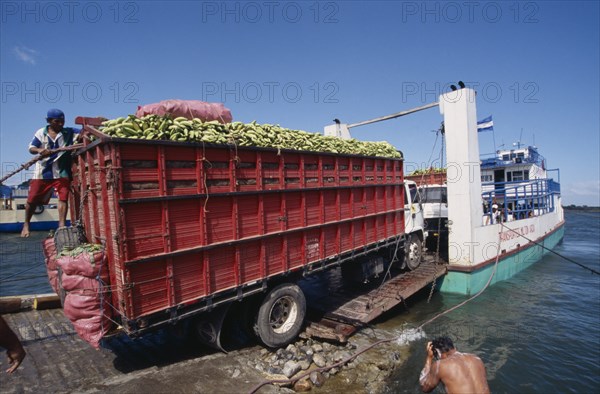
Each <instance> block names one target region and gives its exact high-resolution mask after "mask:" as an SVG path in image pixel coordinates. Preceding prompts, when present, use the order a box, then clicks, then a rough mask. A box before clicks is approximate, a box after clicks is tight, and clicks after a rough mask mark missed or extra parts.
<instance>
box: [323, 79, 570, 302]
mask: <svg viewBox="0 0 600 394" xmlns="http://www.w3.org/2000/svg"><path fill="white" fill-rule="evenodd" d="M459 85H460V84H459ZM461 87H462V88H461V89H456V87H453V90H452V91H450V92H447V93H445V94H442V95H441V96H439V100H438V101H437V102H434V103H429V104H426V105H422V106H420V107H417V108H413V109H410V110H407V111H402V112H398V113H395V114H391V115H387V116H383V117H380V118H376V119H371V120H367V121H362V122H358V123H354V124H343V123H341V122H339V121H337V120H336V124H334V125H330V126H327V127H326V128H325V134H326V135H333V136H337V137H341V138H351V136H350V132H349V129H350V128H352V127H357V126H362V125H366V124H371V123H375V122H380V121H384V120H389V119H394V118H398V117H400V116H405V115H409V114H411V113H414V112H418V111H422V110H426V109H429V108H433V107H439V109H440V113H441V115H442V116H443V133H444V135H445V139H446V161H447V163H448V165H447V171H446V174H445V176H444V177H443V178H445V184H446V191H447V193H446V198H447V201H446V200H444V202H443V203H444V204H446V203H447V217H448V220H447V222H446V223H447V227H446V229H447V235H448V246H447V248H446V247H445V245H443V246H442V245H440V249H441V248H442V247H444V250H443V252H444V254H445V253H446V252H447V255H446V256H444V257H445V258H444V260H447V263H448V264H447V271H448V273H447V274H446V275H445V276H444V277H443V279H442V280H441V282H440V283H439V288H440V290H441V291H442V292H447V293H456V294H465V295H472V294H476V293H478V292H479V291H481V290H482V289H484V288H485V287H486V286H487V285H488V284H493V283H496V282H498V281H501V280H505V279H508V278H510V277H512V276H514V275H515V274H516V273H518V272H519V271H521V270H523V269H525V268H527V267H529V266H530V265H531V264H533V263H535V262H537V261H539V260H540V259H541V258H542V256H543V255H544V254H546V253H548V252H549V250H551V249H552V248H553V247H555V246H556V244H558V242H560V240H561V239H562V238H563V235H564V211H563V208H562V204H561V194H560V179H558V175H559V172H558V170H548V169H547V168H546V163H545V159H544V158H543V157H542V156H541V155H540V154H539V153H538V151H537V148H535V147H533V146H527V147H524V148H521V146H518V148H517V149H513V150H501V151H498V152H496V154H495V155H494V156H493V157H491V158H483V159H482V158H481V157H480V153H479V139H478V137H479V135H478V131H479V130H478V127H477V110H476V94H475V91H474V90H472V89H470V88H467V87H464V84H463V85H461ZM554 177H556V179H555V178H554ZM405 179H409V180H413V181H415V182H417V184H418V185H419V186H421V187H423V184H422V181H423V180H424V179H427V180H429V182H428V184H429V185H434V184H436V185H438V186H439V185H442V184H443V180H442V174H439V173H438V174H428V175H427V176H422V175H417V176H413V177H411V176H407V177H405ZM432 191H434V190H432ZM434 223H437V222H436V221H434ZM436 227H438V226H436ZM429 230H431V229H429V228H428V232H429V233H432V232H430V231H429ZM438 235H440V234H438ZM430 244H431V242H430V243H429V245H430ZM426 245H428V243H427V242H426ZM440 252H442V250H440Z"/></svg>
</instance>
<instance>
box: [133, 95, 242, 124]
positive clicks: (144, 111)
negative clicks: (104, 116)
mask: <svg viewBox="0 0 600 394" xmlns="http://www.w3.org/2000/svg"><path fill="white" fill-rule="evenodd" d="M146 115H159V116H165V115H170V116H171V117H173V118H177V117H184V118H187V119H194V118H198V119H202V120H203V121H204V122H209V121H211V120H216V121H218V122H220V123H231V120H232V119H233V118H232V116H231V111H230V110H229V109H228V108H225V106H224V105H223V104H222V103H207V102H205V101H198V100H164V101H161V102H159V103H154V104H147V105H144V106H138V109H137V112H136V113H135V116H137V117H138V118H141V117H143V116H146Z"/></svg>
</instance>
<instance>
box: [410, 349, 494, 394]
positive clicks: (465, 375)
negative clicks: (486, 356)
mask: <svg viewBox="0 0 600 394" xmlns="http://www.w3.org/2000/svg"><path fill="white" fill-rule="evenodd" d="M450 344H452V342H451V341H450ZM434 351H435V352H436V353H437V355H438V358H439V360H435V359H434ZM419 382H420V384H421V389H422V390H423V391H424V392H426V393H428V392H430V391H432V390H433V389H434V388H435V387H436V386H437V385H438V384H439V383H440V382H442V383H443V384H444V386H445V387H446V391H447V392H448V393H449V394H453V393H486V394H487V393H489V392H490V389H489V387H488V384H487V378H486V371H485V366H484V365H483V362H482V361H481V359H480V358H479V357H477V356H475V355H473V354H468V353H460V352H458V351H457V350H456V349H454V347H453V345H452V348H451V349H449V350H448V349H444V350H443V351H439V350H438V349H434V348H433V346H432V343H431V342H429V343H428V344H427V360H426V361H425V366H424V367H423V371H422V372H421V377H420V379H419Z"/></svg>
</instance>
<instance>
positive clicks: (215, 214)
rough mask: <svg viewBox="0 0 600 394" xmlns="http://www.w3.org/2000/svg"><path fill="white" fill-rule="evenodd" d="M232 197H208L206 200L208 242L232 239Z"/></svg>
mask: <svg viewBox="0 0 600 394" xmlns="http://www.w3.org/2000/svg"><path fill="white" fill-rule="evenodd" d="M232 207H233V201H232V197H224V196H219V197H210V196H209V198H208V201H207V202H206V214H205V215H206V225H207V228H208V234H207V240H208V244H212V243H218V242H225V241H229V240H231V239H233V226H234V223H233V222H232V220H231V211H232Z"/></svg>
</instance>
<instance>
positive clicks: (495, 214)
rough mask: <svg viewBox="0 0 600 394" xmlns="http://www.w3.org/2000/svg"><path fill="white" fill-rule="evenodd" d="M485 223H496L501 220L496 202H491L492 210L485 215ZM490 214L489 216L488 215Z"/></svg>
mask: <svg viewBox="0 0 600 394" xmlns="http://www.w3.org/2000/svg"><path fill="white" fill-rule="evenodd" d="M486 216H487V218H486V221H485V224H486V225H487V224H496V223H499V222H501V221H502V213H501V212H500V210H499V209H498V204H492V212H491V214H487V215H486ZM490 216H491V217H490Z"/></svg>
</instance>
